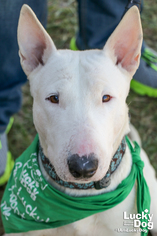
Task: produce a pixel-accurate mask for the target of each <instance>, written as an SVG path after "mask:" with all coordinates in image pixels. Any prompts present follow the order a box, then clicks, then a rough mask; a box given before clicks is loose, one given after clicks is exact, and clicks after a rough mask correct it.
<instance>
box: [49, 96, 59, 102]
mask: <svg viewBox="0 0 157 236" xmlns="http://www.w3.org/2000/svg"><path fill="white" fill-rule="evenodd" d="M46 100H49V101H50V102H52V103H59V96H58V95H51V96H50V97H48V98H46Z"/></svg>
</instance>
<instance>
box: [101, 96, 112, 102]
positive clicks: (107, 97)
mask: <svg viewBox="0 0 157 236" xmlns="http://www.w3.org/2000/svg"><path fill="white" fill-rule="evenodd" d="M110 99H111V96H110V95H104V96H103V97H102V102H108V101H110Z"/></svg>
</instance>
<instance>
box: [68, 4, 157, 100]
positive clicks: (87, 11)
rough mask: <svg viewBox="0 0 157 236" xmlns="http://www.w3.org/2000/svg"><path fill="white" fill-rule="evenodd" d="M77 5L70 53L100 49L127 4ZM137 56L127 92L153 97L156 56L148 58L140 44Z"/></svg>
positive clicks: (156, 93)
mask: <svg viewBox="0 0 157 236" xmlns="http://www.w3.org/2000/svg"><path fill="white" fill-rule="evenodd" d="M77 2H78V19H79V21H78V22H79V30H78V33H77V37H76V41H74V40H72V41H71V49H74V50H76V49H77V48H78V49H79V50H85V49H95V48H98V49H102V48H103V47H104V45H105V43H106V41H107V39H108V38H109V36H110V35H111V33H112V32H113V30H114V29H115V28H116V26H117V25H118V24H119V22H120V20H121V17H122V15H123V13H124V10H125V7H126V5H127V3H128V0H111V1H108V0H77ZM141 52H142V58H141V63H140V66H139V69H138V70H137V72H136V74H135V75H134V79H133V80H132V82H131V88H132V89H133V90H134V91H136V92H137V93H139V94H141V95H145V94H146V95H148V96H152V97H157V65H156V64H157V56H155V54H154V55H153V57H152V56H151V53H149V52H148V51H147V48H146V46H145V43H144V42H143V44H142V51H141ZM154 57H155V59H154Z"/></svg>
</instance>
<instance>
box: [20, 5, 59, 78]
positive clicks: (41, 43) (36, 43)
mask: <svg viewBox="0 0 157 236" xmlns="http://www.w3.org/2000/svg"><path fill="white" fill-rule="evenodd" d="M37 4H38V3H37ZM18 44H19V55H20V60H21V65H22V68H23V70H24V72H25V74H26V75H27V76H29V74H30V73H31V72H32V71H33V70H34V69H35V68H36V67H37V66H38V65H44V64H45V63H46V62H47V60H48V58H49V57H50V55H51V53H52V52H54V51H56V47H55V45H54V43H53V41H52V39H51V38H50V36H49V35H48V33H47V32H46V30H45V29H44V27H43V26H42V25H41V23H40V22H39V20H38V19H37V17H36V16H35V14H34V12H33V11H32V10H31V8H30V7H29V6H28V5H26V4H25V5H23V7H22V9H21V12H20V18H19V24H18Z"/></svg>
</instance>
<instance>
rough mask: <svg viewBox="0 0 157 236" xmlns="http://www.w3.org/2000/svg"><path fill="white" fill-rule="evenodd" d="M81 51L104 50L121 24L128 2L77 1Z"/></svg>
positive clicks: (124, 0)
mask: <svg viewBox="0 0 157 236" xmlns="http://www.w3.org/2000/svg"><path fill="white" fill-rule="evenodd" d="M77 2H78V23H79V30H78V33H77V38H76V45H77V47H78V48H79V49H80V50H85V49H93V48H99V49H102V48H103V47H104V45H105V43H106V41H107V39H108V38H109V36H110V35H111V33H112V32H113V31H114V29H115V28H116V26H117V25H118V24H119V22H120V20H121V18H122V15H123V13H124V11H125V7H126V5H127V2H128V0H114V1H113V0H111V1H108V0H77Z"/></svg>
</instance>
